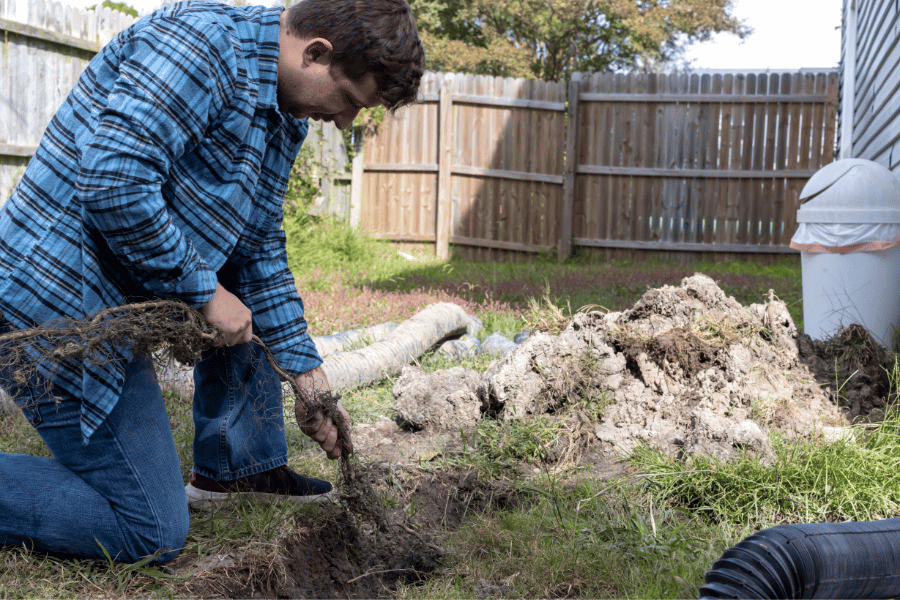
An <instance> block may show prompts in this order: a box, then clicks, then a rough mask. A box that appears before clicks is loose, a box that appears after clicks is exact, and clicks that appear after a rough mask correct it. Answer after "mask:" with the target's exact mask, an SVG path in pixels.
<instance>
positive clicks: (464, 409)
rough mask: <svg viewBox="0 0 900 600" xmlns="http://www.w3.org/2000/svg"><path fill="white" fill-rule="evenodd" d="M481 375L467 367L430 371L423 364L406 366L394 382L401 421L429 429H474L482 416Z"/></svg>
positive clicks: (395, 397)
mask: <svg viewBox="0 0 900 600" xmlns="http://www.w3.org/2000/svg"><path fill="white" fill-rule="evenodd" d="M480 378H481V376H480V375H479V374H478V372H477V371H474V370H472V369H466V368H464V367H453V368H452V369H441V370H439V371H435V372H434V373H430V374H426V373H425V372H424V371H423V370H422V369H420V368H419V367H413V366H407V367H403V370H402V371H401V373H400V377H399V378H398V379H397V382H396V383H394V399H395V401H396V404H397V414H398V416H399V417H400V419H401V421H405V422H406V423H408V424H410V425H411V426H413V427H414V428H415V429H424V430H426V431H447V430H457V429H459V428H460V427H462V428H464V429H471V428H472V427H474V426H475V425H476V424H477V423H478V421H479V420H480V419H481V403H480V402H479V400H478V397H477V396H476V395H475V388H476V387H477V385H478V381H479V379H480Z"/></svg>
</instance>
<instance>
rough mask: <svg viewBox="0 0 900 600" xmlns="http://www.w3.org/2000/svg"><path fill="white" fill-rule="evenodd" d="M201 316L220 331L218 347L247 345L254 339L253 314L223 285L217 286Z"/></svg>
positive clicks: (218, 284) (201, 310) (217, 341)
mask: <svg viewBox="0 0 900 600" xmlns="http://www.w3.org/2000/svg"><path fill="white" fill-rule="evenodd" d="M200 314H202V315H203V318H204V319H206V322H207V323H209V324H210V325H212V326H213V327H215V328H216V329H218V330H219V334H220V335H219V338H218V339H217V340H216V346H237V345H238V344H246V343H248V342H249V341H250V339H251V338H252V337H253V313H252V312H250V309H249V308H247V307H246V306H244V303H243V302H241V301H240V300H238V297H237V296H235V295H234V294H232V293H231V292H229V291H228V290H226V289H225V288H223V287H222V284H221V283H217V284H216V293H215V294H214V295H213V297H212V299H211V300H210V301H209V302H207V303H206V304H204V305H203V308H201V309H200Z"/></svg>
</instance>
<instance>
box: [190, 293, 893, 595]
mask: <svg viewBox="0 0 900 600" xmlns="http://www.w3.org/2000/svg"><path fill="white" fill-rule="evenodd" d="M891 364H893V356H892V355H891V354H890V353H889V352H888V351H886V350H885V349H884V348H882V347H880V346H879V345H878V344H876V343H875V342H873V341H872V339H871V337H870V336H869V335H868V333H867V332H866V331H865V329H863V328H862V327H859V326H851V327H848V328H847V329H846V330H844V331H842V332H841V333H840V334H839V335H838V336H836V337H835V338H834V339H832V340H827V341H824V342H820V341H814V340H811V339H810V338H809V337H808V336H806V335H805V334H803V333H802V332H800V331H799V330H798V329H797V327H796V325H795V324H794V322H793V320H792V319H791V317H790V314H789V313H788V311H787V308H786V306H785V305H784V303H783V302H781V301H780V300H778V299H777V298H775V297H774V296H772V295H771V294H770V297H769V299H768V301H767V302H764V303H760V304H754V305H751V306H747V307H744V306H741V305H740V304H739V303H737V302H736V301H735V300H734V299H733V298H730V297H727V296H726V295H725V294H724V293H723V292H722V291H721V289H719V287H718V286H717V285H716V284H715V282H714V281H713V280H712V279H710V278H708V277H706V276H704V275H694V276H692V277H688V278H685V279H684V280H683V281H682V282H681V285H680V286H663V287H662V288H659V289H652V290H649V291H647V292H646V293H645V294H644V296H643V297H642V298H641V299H640V300H639V301H638V302H637V303H636V304H635V305H634V307H632V308H631V309H628V310H625V311H622V312H608V313H604V312H588V313H579V314H577V315H576V316H575V317H574V318H573V320H572V322H571V323H570V324H569V326H568V328H567V329H566V330H565V331H563V332H561V333H560V334H559V335H547V334H543V333H534V334H532V335H531V337H529V338H528V340H526V341H525V342H523V343H522V344H520V345H519V347H518V348H517V349H516V350H515V351H513V352H511V353H510V354H508V355H506V356H505V357H503V358H500V359H498V360H497V361H496V362H495V363H494V364H493V365H492V366H491V367H490V368H489V369H488V370H487V371H486V372H485V373H484V374H483V375H480V376H477V374H473V372H468V371H464V370H462V369H459V368H457V369H447V370H445V371H439V372H437V373H432V374H425V373H424V372H422V371H421V370H420V369H413V368H411V369H407V370H405V371H404V373H403V375H402V377H401V378H400V379H398V382H397V387H396V388H395V395H396V396H397V397H398V405H402V407H403V411H404V416H403V417H402V418H399V419H398V420H397V421H396V422H395V421H393V420H389V419H382V420H380V421H377V422H374V423H365V424H360V425H357V426H356V427H354V430H353V439H354V446H355V448H356V452H357V456H358V457H359V460H360V461H361V462H360V463H359V464H358V465H357V468H356V470H355V471H354V473H355V474H356V475H355V476H357V477H360V478H362V479H364V480H365V481H361V482H360V487H359V490H362V492H361V493H359V494H357V496H356V497H355V498H354V500H353V501H352V502H349V503H345V504H344V505H338V506H334V507H328V508H325V509H323V510H322V514H320V515H314V516H309V515H306V514H305V513H304V514H302V515H301V514H298V515H297V516H296V517H294V523H293V527H291V528H289V531H285V532H284V533H283V534H281V537H280V538H279V539H276V540H273V542H272V544H271V545H272V546H275V547H277V548H279V550H278V552H274V553H273V552H272V551H269V552H268V553H267V554H266V553H264V554H259V555H258V556H257V554H254V551H251V550H248V551H246V552H243V553H238V554H237V555H234V556H228V555H226V556H219V557H210V558H208V559H205V561H206V562H204V563H203V564H199V563H197V564H194V565H192V566H191V568H192V569H194V570H196V572H197V574H196V575H194V576H193V577H192V578H191V579H190V580H188V581H187V582H186V584H185V585H186V591H189V592H190V593H191V594H193V595H199V596H204V597H205V596H217V597H222V596H224V597H250V596H265V597H275V596H278V597H315V598H326V597H329V598H330V597H341V598H362V597H366V598H376V597H389V596H390V595H391V593H392V590H393V589H394V588H395V586H396V584H397V582H398V581H401V580H402V581H417V580H420V579H423V578H427V577H429V575H430V574H431V573H433V572H435V570H436V569H439V568H441V558H442V555H443V549H442V539H443V537H444V536H445V535H446V533H447V532H448V531H450V530H452V529H453V528H455V527H458V526H459V525H460V524H461V523H463V522H464V521H465V519H466V517H467V515H470V514H472V513H473V511H479V510H484V509H485V508H488V507H492V506H506V505H509V504H511V503H514V502H516V501H517V497H516V496H515V494H512V493H511V492H510V491H509V490H508V489H504V488H503V486H502V485H500V484H499V483H497V482H491V481H484V480H482V479H479V478H478V477H477V476H476V475H475V474H474V473H458V472H451V471H446V470H442V469H440V468H439V467H438V466H437V463H438V461H433V460H432V459H434V458H435V457H438V456H441V455H442V454H444V455H446V454H447V453H452V452H457V451H460V450H463V449H468V450H470V451H471V450H472V448H474V447H477V443H478V439H477V436H476V434H475V432H476V429H475V428H476V425H477V422H478V421H479V420H480V419H505V420H512V419H524V418H530V417H531V416H533V415H544V416H546V415H555V416H558V418H559V419H560V420H561V423H562V427H561V431H562V432H563V433H562V434H561V435H560V436H559V439H558V440H557V441H556V443H555V445H554V446H553V447H552V448H550V449H549V451H548V453H547V455H546V457H545V460H546V461H547V462H549V463H550V464H551V466H552V465H553V464H556V465H558V466H559V467H560V468H562V467H568V466H571V465H573V464H577V465H580V466H583V467H588V471H587V472H588V473H589V474H590V475H589V476H594V477H602V478H604V479H614V478H618V477H621V476H622V475H623V474H624V471H625V468H624V466H623V465H624V464H625V463H624V459H625V458H626V457H627V455H628V454H629V452H630V451H631V450H633V449H634V448H635V447H636V446H637V445H639V444H648V445H650V446H652V447H655V448H658V449H660V450H662V451H663V452H665V453H668V454H670V455H672V456H676V457H684V458H687V457H690V456H691V455H696V454H705V455H710V456H713V457H716V458H719V459H722V460H729V459H731V458H733V457H736V456H739V455H744V454H745V453H751V454H756V455H758V456H759V457H760V458H762V459H763V460H769V459H770V458H771V457H772V448H771V445H770V443H769V441H768V433H769V432H770V431H779V432H781V433H783V434H784V435H786V436H788V437H793V438H796V437H799V436H806V437H809V436H819V435H824V436H829V435H840V429H841V428H842V427H844V426H846V425H848V424H849V423H851V422H853V421H855V420H861V419H878V418H880V417H881V416H882V414H881V412H880V411H882V410H884V407H885V405H886V401H887V400H888V399H887V398H886V395H887V393H888V385H887V379H886V376H885V369H886V368H887V367H888V366H889V365H891ZM479 377H480V379H479ZM598 402H599V403H601V405H602V406H604V408H603V410H602V416H600V417H599V418H598V417H597V413H596V412H593V413H592V412H590V411H586V410H581V409H572V408H570V407H572V406H582V407H584V406H597V403H598ZM448 411H449V412H450V413H452V414H453V415H456V416H455V417H454V418H449V417H448ZM529 468H533V467H532V466H530V465H523V469H529ZM367 489H368V491H366V490H367ZM352 491H353V490H350V492H352ZM346 493H347V491H346V490H345V496H346ZM351 495H352V494H351ZM389 497H390V498H395V499H396V500H395V502H394V503H393V504H392V505H389V506H388V507H387V508H384V509H382V508H379V509H377V510H372V511H371V512H370V513H369V514H367V510H366V508H365V506H363V505H364V504H365V503H366V502H381V506H382V507H383V506H384V500H383V499H384V498H389ZM348 507H349V508H350V509H351V510H348ZM354 507H355V509H354ZM261 557H262V558H261ZM179 560H181V559H179ZM472 585H473V586H474V587H473V588H472V590H473V593H476V594H479V595H484V596H494V597H500V596H502V595H503V585H504V582H484V581H482V582H472ZM478 586H480V587H478Z"/></svg>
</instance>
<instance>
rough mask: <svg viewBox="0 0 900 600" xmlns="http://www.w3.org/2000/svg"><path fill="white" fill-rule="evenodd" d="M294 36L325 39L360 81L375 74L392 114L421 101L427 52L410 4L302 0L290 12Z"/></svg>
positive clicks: (380, 0) (391, 0)
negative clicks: (421, 83)
mask: <svg viewBox="0 0 900 600" xmlns="http://www.w3.org/2000/svg"><path fill="white" fill-rule="evenodd" d="M288 24H289V27H290V31H291V33H292V34H294V35H297V36H300V37H304V38H310V37H321V38H325V39H326V40H328V41H329V42H331V45H332V46H333V47H334V61H335V63H336V64H337V65H339V66H340V67H341V68H342V69H343V70H344V74H345V75H347V77H349V78H350V79H352V80H354V81H359V80H360V79H362V78H363V77H364V76H365V75H366V73H372V75H373V76H374V77H375V82H376V84H377V86H378V96H379V97H380V98H381V101H382V103H383V104H384V105H385V106H386V107H387V108H388V109H390V110H391V111H393V110H396V109H397V108H400V107H401V106H404V105H407V104H411V103H413V102H415V100H416V96H417V94H418V93H419V82H420V81H421V79H422V73H423V71H424V70H425V50H424V49H423V48H422V43H421V42H420V41H419V34H418V32H417V30H416V21H415V18H414V17H413V13H412V9H411V8H410V7H409V4H407V2H406V0H301V1H300V2H298V3H297V4H295V5H294V6H292V7H290V8H289V9H288Z"/></svg>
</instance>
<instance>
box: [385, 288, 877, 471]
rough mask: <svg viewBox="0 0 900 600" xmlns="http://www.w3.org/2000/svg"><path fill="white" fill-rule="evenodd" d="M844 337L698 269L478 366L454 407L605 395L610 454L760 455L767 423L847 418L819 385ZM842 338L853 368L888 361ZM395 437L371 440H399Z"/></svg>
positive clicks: (784, 427) (517, 406)
mask: <svg viewBox="0 0 900 600" xmlns="http://www.w3.org/2000/svg"><path fill="white" fill-rule="evenodd" d="M860 331H862V333H863V334H864V333H865V330H862V328H859V330H853V332H851V334H852V335H853V336H859V335H861V334H860ZM848 335H850V334H848ZM853 339H855V338H853ZM848 343H849V342H847V341H846V340H844V341H843V342H839V343H836V344H832V345H831V346H829V345H828V344H819V343H816V342H812V341H811V340H809V338H808V337H806V336H804V335H803V334H802V333H800V332H799V331H798V330H797V327H796V325H795V324H794V322H793V320H792V319H791V316H790V314H789V312H788V310H787V307H786V306H785V304H784V303H783V302H782V301H780V300H778V299H777V298H774V297H773V296H772V295H771V294H770V297H769V300H768V302H765V303H761V304H753V305H751V306H748V307H744V306H741V305H740V304H739V303H738V302H737V301H735V300H734V299H733V298H730V297H728V296H726V295H725V293H724V292H722V290H721V289H720V288H719V287H718V286H717V285H716V284H715V282H714V281H713V280H712V279H710V278H709V277H707V276H705V275H700V274H698V275H694V276H692V277H688V278H685V279H684V280H683V281H682V282H681V285H680V286H678V287H675V286H664V287H662V288H659V289H652V290H648V291H647V292H646V293H645V294H644V296H643V297H642V298H641V299H640V300H639V301H638V302H637V303H636V304H635V305H634V307H633V308H631V309H630V310H626V311H623V312H617V313H602V312H588V313H580V314H578V315H576V316H575V317H574V319H573V320H572V322H571V323H570V325H569V327H568V328H567V329H566V330H565V331H563V332H562V333H561V334H560V335H558V336H551V335H547V334H541V333H536V334H534V335H532V336H531V337H530V338H529V339H528V340H526V341H525V342H523V343H522V344H521V345H520V346H519V347H518V348H517V349H516V350H515V351H513V352H511V353H510V354H508V355H507V356H505V357H504V358H502V359H500V360H498V361H497V362H496V363H494V364H493V365H492V366H491V367H490V368H489V369H488V371H487V372H485V373H484V375H483V376H482V377H481V381H480V382H479V383H478V385H477V388H476V390H475V391H476V395H477V404H476V400H475V399H474V398H472V394H471V393H469V390H471V382H469V383H468V385H467V387H466V394H464V395H461V394H456V395H455V396H454V397H453V400H454V402H453V407H454V410H455V411H457V412H465V413H466V414H470V413H473V411H475V410H476V409H477V410H480V411H481V414H482V415H484V416H485V417H497V418H500V419H503V420H509V419H519V418H523V417H525V416H527V415H530V414H544V413H547V412H552V411H554V410H556V409H557V408H558V407H560V406H561V405H563V404H565V403H566V402H567V401H571V400H573V399H582V400H583V399H587V400H588V401H590V400H596V399H603V398H605V399H606V400H607V402H609V406H607V408H606V409H605V412H604V414H603V417H602V419H601V420H600V422H599V423H595V424H594V434H595V436H596V439H597V440H598V442H599V444H600V448H601V451H603V452H605V453H607V455H609V456H620V457H621V456H624V455H627V454H628V453H629V452H630V451H631V450H632V449H633V448H635V447H636V446H637V445H638V444H641V443H647V444H649V445H651V446H654V447H657V448H659V449H661V450H663V451H664V452H666V453H667V454H670V455H676V456H677V455H691V454H698V453H702V454H707V455H711V456H714V457H717V458H725V459H727V458H729V457H732V456H736V455H739V454H744V453H747V452H749V453H751V454H759V455H761V456H763V457H768V456H770V455H771V446H770V443H769V438H768V433H767V430H770V429H775V430H778V431H780V432H782V433H784V434H786V435H788V436H797V435H811V434H813V433H814V432H816V431H817V430H820V429H821V428H822V427H830V426H836V425H841V424H844V423H846V413H847V412H849V411H848V410H845V409H846V408H847V407H846V406H845V407H844V408H845V409H842V407H841V406H840V402H839V401H838V394H836V393H834V390H830V391H829V390H828V389H825V388H827V384H828V382H829V381H834V377H833V373H829V372H828V369H826V368H825V366H827V364H828V360H826V358H823V354H822V353H823V352H826V351H827V350H828V348H832V350H831V351H832V353H834V352H836V350H834V348H845V347H846V346H847V344H848ZM851 345H853V346H854V347H856V348H857V351H856V352H855V353H854V357H856V359H858V360H857V361H856V363H854V364H858V363H859V360H862V361H864V362H866V364H870V365H877V367H878V368H881V365H883V364H884V363H885V356H884V355H883V353H879V352H878V349H877V345H873V344H872V343H871V340H869V341H868V342H866V341H864V340H863V341H856V342H853V343H852V344H851ZM829 360H830V359H829ZM841 368H850V367H849V366H845V367H841ZM873 368H875V367H873ZM882 370H883V369H882ZM832 371H834V369H832ZM415 376H416V373H415V372H413V371H409V372H408V374H407V377H406V378H405V380H404V386H403V388H404V393H405V394H408V390H410V389H414V388H416V387H417V386H415V385H412V384H413V383H414V380H415ZM419 377H420V378H421V382H422V385H421V386H418V387H420V388H421V389H423V390H430V391H426V392H422V393H421V394H419V398H418V399H417V400H416V411H417V413H419V414H423V415H427V414H429V412H432V413H433V414H441V413H442V412H446V410H447V408H448V406H449V405H448V403H447V402H448V400H447V398H446V397H445V396H447V393H440V394H436V393H434V390H436V389H438V388H439V387H440V389H443V387H442V386H443V384H441V386H439V385H437V383H436V379H435V377H437V375H432V376H427V378H426V376H425V375H424V374H419ZM866 377H868V379H867V378H866ZM829 378H830V379H829ZM857 379H858V380H859V381H860V382H861V386H858V388H857V389H859V392H858V393H859V394H869V395H873V394H875V392H877V390H875V385H876V384H875V383H874V382H873V381H871V379H872V376H858V377H857ZM866 385H868V387H865V386H866ZM847 389H849V388H847ZM846 391H847V390H846V389H842V390H841V392H842V394H845V392H846ZM463 397H464V398H465V399H466V402H468V403H469V404H468V405H466V406H463V405H461V404H460V399H461V398H463ZM841 397H842V398H844V400H845V403H846V398H847V396H846V395H843V396H841ZM409 401H410V400H409V399H408V398H404V403H408V402H409ZM877 403H878V400H872V401H871V402H870V404H877ZM865 408H866V407H862V408H859V410H864V409H865ZM857 412H858V411H857ZM435 421H436V420H432V423H434V422H435ZM468 423H471V419H470V420H469V421H468ZM436 429H437V430H440V428H436ZM402 434H403V432H402V431H398V432H397V434H396V435H395V436H392V437H389V438H387V439H382V440H380V441H381V442H385V444H386V445H387V444H390V443H398V442H397V441H396V438H397V436H402ZM431 435H432V436H433V435H434V432H431ZM431 439H432V441H436V440H435V438H434V437H432V438H431Z"/></svg>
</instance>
